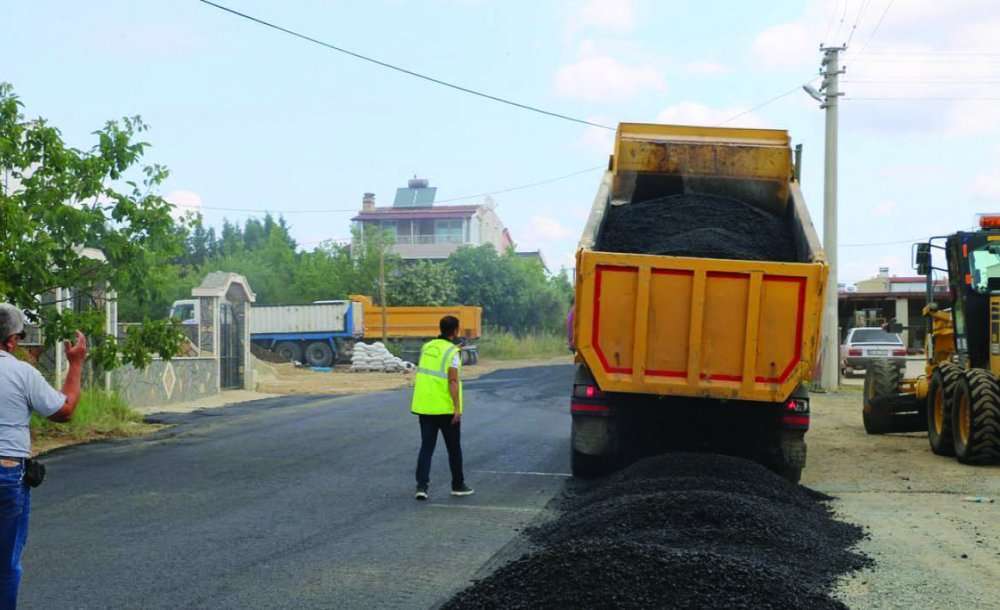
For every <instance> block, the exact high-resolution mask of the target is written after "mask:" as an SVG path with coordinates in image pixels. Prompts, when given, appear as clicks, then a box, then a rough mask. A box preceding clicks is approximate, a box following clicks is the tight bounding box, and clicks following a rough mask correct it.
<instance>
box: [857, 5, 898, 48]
mask: <svg viewBox="0 0 1000 610" xmlns="http://www.w3.org/2000/svg"><path fill="white" fill-rule="evenodd" d="M895 2H896V0H889V3H888V4H886V5H885V10H883V11H882V15H881V16H879V18H878V22H877V23H876V24H875V28H874V29H872V33H871V35H869V36H868V40H866V41H865V44H864V45H863V46H862V47H861V51H859V52H858V55H861V54H862V53H864V52H865V49H867V48H868V45H870V44H871V42H872V40H874V39H875V35H876V34H878V29H879V28H880V27H882V22H883V21H884V20H885V16H886V13H888V12H889V9H891V8H892V5H893V3H895Z"/></svg>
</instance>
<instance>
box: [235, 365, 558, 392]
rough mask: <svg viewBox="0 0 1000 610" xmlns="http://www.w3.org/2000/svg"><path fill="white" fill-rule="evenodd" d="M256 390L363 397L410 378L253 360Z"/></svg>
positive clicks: (475, 373) (465, 372) (480, 371)
mask: <svg viewBox="0 0 1000 610" xmlns="http://www.w3.org/2000/svg"><path fill="white" fill-rule="evenodd" d="M571 362H572V358H571V357H570V356H564V357H557V358H546V359H539V360H481V361H480V362H479V363H478V364H476V365H474V366H467V367H464V368H463V369H462V378H463V379H476V378H477V377H481V376H483V375H486V374H489V373H492V372H494V371H500V370H505V369H517V368H525V367H532V366H546V365H552V364H569V363H571ZM254 367H255V370H256V373H257V391H258V392H263V393H265V394H364V393H368V392H382V391H385V390H396V389H399V388H406V387H411V386H412V385H413V375H412V374H408V373H352V372H350V371H349V370H348V367H346V366H345V367H337V368H336V369H335V370H334V371H333V372H329V373H319V372H314V371H312V370H310V369H301V368H295V366H294V365H292V364H272V363H268V362H262V361H260V360H258V361H256V363H255V365H254Z"/></svg>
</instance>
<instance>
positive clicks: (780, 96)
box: [715, 77, 818, 127]
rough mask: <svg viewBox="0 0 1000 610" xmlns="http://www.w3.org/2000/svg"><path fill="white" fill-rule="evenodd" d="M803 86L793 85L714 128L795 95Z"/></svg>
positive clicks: (811, 80)
mask: <svg viewBox="0 0 1000 610" xmlns="http://www.w3.org/2000/svg"><path fill="white" fill-rule="evenodd" d="M817 78H818V77H817ZM814 80H816V79H815V78H813V79H810V80H808V81H806V82H805V83H803V85H808V84H809V83H811V82H813V81H814ZM803 85H795V86H794V87H792V88H791V89H789V90H788V91H785V92H784V93H779V94H778V95H776V96H774V97H772V98H770V99H768V100H765V101H763V102H761V103H759V104H757V105H756V106H754V107H752V108H749V109H747V110H744V111H743V112H740V113H737V114H734V115H733V116H731V117H729V118H728V119H726V120H725V121H722V122H721V123H716V125H715V126H716V127H721V126H723V125H725V124H726V123H732V122H733V121H735V120H736V119H738V118H740V117H741V116H744V115H747V114H750V113H751V112H754V111H756V110H760V109H761V108H763V107H764V106H768V105H770V104H773V103H774V102H777V101H778V100H780V99H782V98H785V97H788V96H789V95H791V94H793V93H795V92H796V91H798V90H799V89H801V88H802V87H803Z"/></svg>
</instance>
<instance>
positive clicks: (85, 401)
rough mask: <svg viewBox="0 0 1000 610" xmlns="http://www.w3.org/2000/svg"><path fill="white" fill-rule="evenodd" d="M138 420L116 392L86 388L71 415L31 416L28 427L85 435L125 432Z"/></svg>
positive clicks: (42, 432)
mask: <svg viewBox="0 0 1000 610" xmlns="http://www.w3.org/2000/svg"><path fill="white" fill-rule="evenodd" d="M141 423H142V416H141V415H139V414H138V413H137V412H135V411H133V410H132V409H131V408H130V407H129V406H128V404H127V403H126V402H125V401H124V400H122V398H121V397H120V396H118V394H115V393H108V392H105V391H104V390H98V389H93V388H91V389H86V390H84V391H83V395H82V396H80V404H78V405H77V407H76V410H75V411H74V412H73V419H72V420H70V421H68V422H66V423H56V422H54V421H51V420H48V419H45V418H42V417H39V416H38V415H37V414H33V415H32V416H31V430H32V432H33V433H34V434H35V435H40V436H69V437H72V438H85V437H90V436H94V435H128V434H129V432H130V431H131V429H133V428H136V427H137V426H138V425H139V424H141Z"/></svg>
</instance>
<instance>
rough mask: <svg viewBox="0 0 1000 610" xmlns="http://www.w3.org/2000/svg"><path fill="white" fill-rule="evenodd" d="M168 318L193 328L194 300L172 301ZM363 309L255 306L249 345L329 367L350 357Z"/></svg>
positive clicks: (348, 305)
mask: <svg viewBox="0 0 1000 610" xmlns="http://www.w3.org/2000/svg"><path fill="white" fill-rule="evenodd" d="M170 316H171V317H173V318H177V319H178V320H180V322H181V324H183V325H185V326H191V327H195V328H196V327H197V326H198V325H199V324H200V322H201V308H200V304H199V302H198V301H197V300H196V299H184V300H179V301H174V303H173V306H172V307H171V308H170ZM363 316H364V308H363V307H362V306H361V305H360V304H358V303H354V302H352V301H317V302H315V303H310V304H308V305H259V306H258V305H255V306H253V307H252V308H251V312H250V341H251V342H253V344H254V345H256V346H258V347H260V348H263V349H267V350H270V351H273V352H275V353H276V354H278V355H279V356H281V358H282V359H285V360H289V361H296V362H302V363H304V364H307V365H309V366H323V367H325V366H331V365H333V364H334V363H335V362H338V360H343V359H346V358H348V357H349V356H350V352H351V349H352V347H353V345H354V343H355V342H356V341H358V340H360V339H361V337H362V335H363V333H364V327H365V325H364V318H363Z"/></svg>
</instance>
